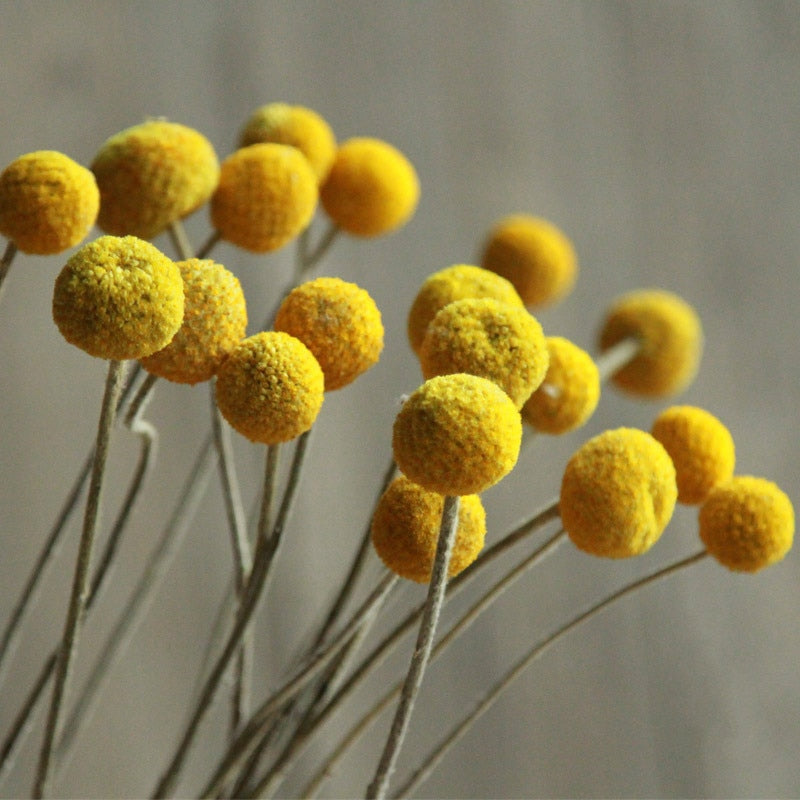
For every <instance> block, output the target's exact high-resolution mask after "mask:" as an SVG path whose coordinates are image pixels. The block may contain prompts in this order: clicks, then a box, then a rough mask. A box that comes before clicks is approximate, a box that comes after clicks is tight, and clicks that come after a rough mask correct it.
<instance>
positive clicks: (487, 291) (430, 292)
mask: <svg viewBox="0 0 800 800" xmlns="http://www.w3.org/2000/svg"><path fill="white" fill-rule="evenodd" d="M470 297H474V298H478V297H491V298H493V299H495V300H500V301H501V302H503V303H507V304H508V305H512V306H517V307H518V308H524V305H523V303H522V300H521V299H520V296H519V295H518V294H517V290H516V289H515V288H514V287H513V285H512V284H511V283H510V282H509V281H507V280H506V279H505V278H501V277H500V276H499V275H497V274H495V273H494V272H490V271H489V270H488V269H482V268H481V267H473V266H471V265H469V264H455V265H454V266H452V267H447V268H446V269H442V270H439V272H434V273H433V275H429V276H428V277H427V278H426V279H425V281H424V282H423V284H422V286H421V287H420V290H419V292H417V296H416V297H415V298H414V302H413V303H412V304H411V311H409V313H408V341H409V342H410V343H411V348H412V349H413V351H414V352H415V353H416V354H417V355H419V351H420V348H421V347H422V340H423V339H424V338H425V331H427V330H428V325H430V323H431V320H432V319H433V318H434V317H435V316H436V315H437V314H438V313H439V311H440V310H441V309H443V308H444V307H445V306H446V305H448V304H450V303H452V302H454V301H455V300H465V299H467V298H470Z"/></svg>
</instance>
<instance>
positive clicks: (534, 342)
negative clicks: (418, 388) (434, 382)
mask: <svg viewBox="0 0 800 800" xmlns="http://www.w3.org/2000/svg"><path fill="white" fill-rule="evenodd" d="M549 358H550V357H549V354H548V351H547V345H546V343H545V337H544V333H543V332H542V326H541V325H540V324H539V323H538V321H537V320H536V319H535V318H534V317H532V316H531V315H530V314H529V313H528V312H527V311H526V310H525V309H524V308H520V307H518V306H512V305H508V304H507V303H502V302H500V301H499V300H493V299H491V298H488V297H484V298H480V299H467V300H456V301H455V302H453V303H450V304H449V305H446V306H445V307H444V308H443V309H441V310H440V311H439V313H438V314H437V315H436V316H435V317H434V318H433V320H432V321H431V323H430V325H428V330H427V332H426V333H425V338H424V339H423V340H422V347H421V348H420V351H419V361H420V365H421V366H422V374H423V375H424V376H425V378H433V377H435V376H436V375H450V374H452V373H454V372H466V373H469V374H470V375H478V376H480V377H481V378H488V379H489V380H490V381H494V382H495V383H496V384H497V385H498V386H499V387H500V388H501V389H502V390H503V391H504V392H505V393H506V394H507V395H508V396H509V397H510V398H511V399H512V400H513V401H514V405H515V406H516V407H517V408H521V407H522V405H523V403H524V402H525V401H526V400H527V399H528V398H529V397H530V396H531V392H533V391H534V390H535V389H536V388H537V387H538V386H539V384H540V383H541V382H542V380H543V379H544V376H545V373H546V372H547V365H548V363H549Z"/></svg>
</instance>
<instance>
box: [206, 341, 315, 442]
mask: <svg viewBox="0 0 800 800" xmlns="http://www.w3.org/2000/svg"><path fill="white" fill-rule="evenodd" d="M323 397H324V378H323V375H322V370H321V369H320V366H319V364H318V363H317V360H316V359H315V358H314V356H313V355H312V354H311V351H310V350H309V349H308V348H307V347H306V346H305V345H304V344H303V343H302V342H301V341H300V340H299V339H295V338H294V337H293V336H289V334H288V333H281V332H275V331H270V332H265V333H257V334H256V335H255V336H250V337H249V338H247V339H244V340H243V341H242V342H241V343H240V344H239V345H238V347H236V348H235V349H234V350H233V352H232V353H231V354H230V355H229V356H228V358H227V359H226V360H225V361H224V362H223V364H222V366H221V367H220V369H219V371H218V372H217V406H218V407H219V410H220V411H221V412H222V416H223V417H225V419H226V420H227V421H228V422H229V423H230V424H231V426H232V427H233V428H234V429H235V430H237V431H238V432H239V433H241V434H242V436H246V437H247V438H248V439H250V441H252V442H261V443H262V444H278V443H279V442H288V441H290V440H291V439H294V438H295V437H297V436H299V435H300V434H301V433H305V432H306V431H307V430H309V429H310V428H311V426H312V425H313V424H314V420H316V418H317V414H319V410H320V408H321V407H322V400H323Z"/></svg>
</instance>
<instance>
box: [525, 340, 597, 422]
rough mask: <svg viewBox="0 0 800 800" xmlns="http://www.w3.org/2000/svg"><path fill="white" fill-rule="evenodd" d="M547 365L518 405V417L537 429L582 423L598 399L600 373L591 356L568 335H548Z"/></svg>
mask: <svg viewBox="0 0 800 800" xmlns="http://www.w3.org/2000/svg"><path fill="white" fill-rule="evenodd" d="M546 342H547V350H548V352H549V354H550V366H549V367H548V368H547V374H546V375H545V378H544V381H543V382H542V385H541V386H540V387H539V388H538V389H537V390H536V391H535V392H534V393H533V394H532V395H531V396H530V398H528V401H527V402H526V403H525V405H524V406H523V407H522V419H523V420H524V421H525V422H527V423H528V424H529V425H531V427H533V428H535V429H536V430H537V431H540V432H541V433H549V434H553V435H556V434H561V433H567V432H568V431H572V430H575V429H576V428H579V427H580V426H581V425H583V424H584V423H585V422H586V421H587V420H588V419H589V417H591V416H592V414H593V413H594V410H595V408H597V403H598V401H599V399H600V373H599V372H598V369H597V365H596V364H595V363H594V361H593V360H592V357H591V356H590V355H589V354H588V353H587V352H586V351H585V350H582V349H581V348H580V347H578V346H577V345H575V344H573V343H572V342H570V341H569V340H568V339H563V338H562V337H560V336H548V337H547V339H546Z"/></svg>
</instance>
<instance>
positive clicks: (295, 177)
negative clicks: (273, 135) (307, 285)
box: [211, 143, 317, 253]
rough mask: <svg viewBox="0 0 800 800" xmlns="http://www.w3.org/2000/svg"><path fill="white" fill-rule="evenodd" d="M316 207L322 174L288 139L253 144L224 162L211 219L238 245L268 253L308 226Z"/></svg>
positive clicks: (224, 236)
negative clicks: (318, 181)
mask: <svg viewBox="0 0 800 800" xmlns="http://www.w3.org/2000/svg"><path fill="white" fill-rule="evenodd" d="M316 207H317V178H316V175H314V171H313V170H312V169H311V165H310V164H309V162H308V159H307V158H306V157H305V156H304V155H303V154H302V153H301V152H300V151H299V150H298V149H297V148H296V147H290V146H289V145H286V144H272V143H266V144H254V145H250V146H249V147H243V148H242V149H241V150H237V151H236V152H235V153H232V154H231V155H229V156H228V157H227V158H226V159H225V161H223V162H222V171H221V174H220V178H219V186H218V187H217V191H216V192H214V196H213V197H212V198H211V222H212V224H213V225H214V227H215V228H216V229H217V231H219V233H220V235H221V236H222V238H223V239H226V240H227V241H229V242H231V243H232V244H235V245H236V246H237V247H242V248H244V249H245V250H249V251H250V252H253V253H268V252H271V251H273V250H278V249H279V248H281V247H283V246H284V245H285V244H287V243H288V242H290V241H291V240H292V239H294V238H295V237H296V236H297V235H298V234H299V233H301V232H302V231H304V230H305V229H306V228H307V227H308V225H309V223H310V222H311V218H312V217H313V216H314V210H315V209H316Z"/></svg>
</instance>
